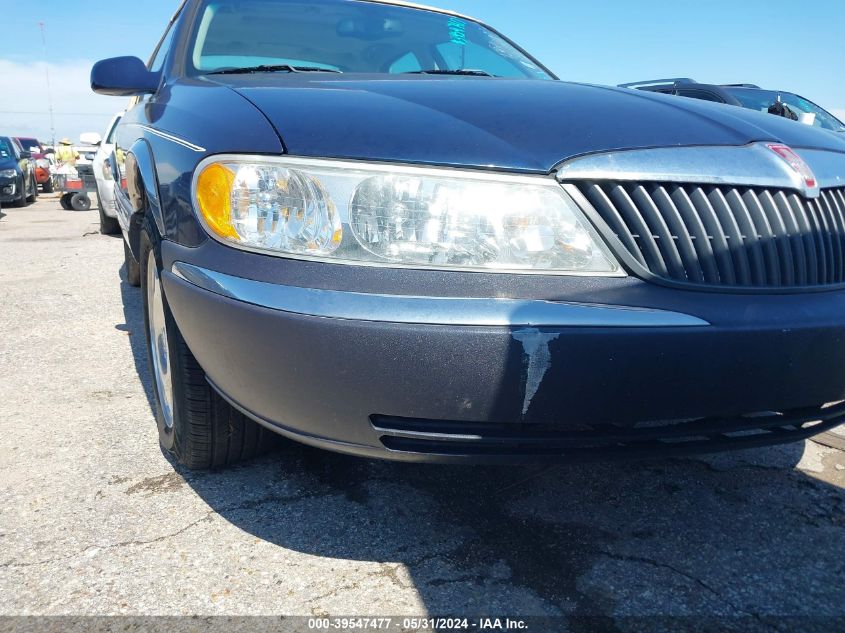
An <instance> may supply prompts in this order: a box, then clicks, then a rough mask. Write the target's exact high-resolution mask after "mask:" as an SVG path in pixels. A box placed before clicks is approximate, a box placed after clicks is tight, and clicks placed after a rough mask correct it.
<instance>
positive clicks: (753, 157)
mask: <svg viewBox="0 0 845 633" xmlns="http://www.w3.org/2000/svg"><path fill="white" fill-rule="evenodd" d="M766 145H767V143H752V144H750V145H744V146H741V147H736V146H715V147H714V146H699V147H660V148H653V149H642V150H624V151H618V152H606V153H602V154H591V155H588V156H583V157H580V158H574V159H572V160H569V161H566V162H564V163H562V164H560V165H559V166H558V167H557V174H556V177H557V179H558V181H560V182H566V181H572V180H643V181H652V182H654V181H658V182H684V183H696V184H716V185H738V186H746V187H770V188H778V189H795V190H798V191H800V192H801V193H803V194H804V196H806V197H809V198H815V197H818V196H819V188H829V187H841V186H845V153H841V154H840V153H838V152H832V151H824V150H812V149H797V150H794V151H795V152H796V153H797V154H798V155H799V156H801V157H802V158H803V159H804V161H805V162H806V163H807V164H808V165H809V166H810V168H811V169H812V170H813V172H814V174H815V176H816V180H817V183H818V185H819V186H818V187H814V188H808V187H807V186H806V184H805V183H804V180H803V179H802V178H801V176H800V175H799V174H798V173H797V172H795V171H793V169H792V168H791V167H789V165H788V164H787V163H786V161H784V160H783V159H782V158H780V157H779V156H778V155H777V154H776V153H774V152H773V151H771V150H770V149H769V148H768V147H766ZM793 149H794V148H793Z"/></svg>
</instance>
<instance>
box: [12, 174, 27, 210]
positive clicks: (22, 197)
mask: <svg viewBox="0 0 845 633" xmlns="http://www.w3.org/2000/svg"><path fill="white" fill-rule="evenodd" d="M20 191H21V195H20V197H19V198H18V201H17V202H16V203H15V206H17V207H20V208H24V207H26V206H29V197H28V196H27V193H26V180H25V179H24V178H23V177H21V186H20Z"/></svg>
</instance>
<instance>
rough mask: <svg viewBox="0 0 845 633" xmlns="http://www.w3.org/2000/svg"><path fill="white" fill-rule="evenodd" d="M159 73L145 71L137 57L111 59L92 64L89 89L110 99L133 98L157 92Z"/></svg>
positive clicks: (145, 68) (142, 63)
mask: <svg viewBox="0 0 845 633" xmlns="http://www.w3.org/2000/svg"><path fill="white" fill-rule="evenodd" d="M160 81H161V73H154V72H150V71H149V70H147V67H146V66H145V65H144V62H142V61H141V60H140V59H138V58H137V57H112V58H111V59H104V60H102V61H99V62H97V63H96V64H94V67H93V68H92V69H91V89H92V90H93V91H94V92H96V93H98V94H101V95H109V96H112V97H135V96H137V95H143V94H150V93H153V92H155V91H156V90H158V84H159V82H160Z"/></svg>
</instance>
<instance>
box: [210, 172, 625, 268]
mask: <svg viewBox="0 0 845 633" xmlns="http://www.w3.org/2000/svg"><path fill="white" fill-rule="evenodd" d="M193 195H194V205H195V207H196V209H197V210H198V215H199V217H200V219H201V221H202V223H203V225H204V226H205V228H206V230H207V231H208V232H209V233H210V234H211V235H212V236H214V237H215V238H217V239H218V240H220V241H223V242H225V243H227V244H231V245H233V246H236V247H240V248H245V249H247V250H255V251H259V252H266V253H271V254H276V255H282V256H288V257H300V258H308V259H314V258H316V259H320V260H323V261H328V262H335V263H354V264H369V265H383V266H394V267H413V268H439V269H449V270H484V271H490V272H503V271H509V272H537V273H540V272H543V273H567V274H578V273H581V274H604V275H615V274H622V273H621V272H620V269H619V266H618V264H617V263H616V261H615V259H614V258H613V256H612V255H611V254H610V252H609V251H608V249H607V247H606V246H605V245H604V244H603V243H602V241H601V239H600V238H599V236H598V235H597V234H596V232H595V231H594V230H593V228H592V226H591V225H590V224H589V223H588V222H587V220H586V219H585V218H584V217H583V215H582V214H581V212H580V210H579V209H578V208H577V207H576V206H575V204H574V203H573V202H572V201H571V200H570V199H569V197H568V196H567V195H566V193H565V192H564V191H563V189H562V188H561V187H560V185H559V184H558V183H557V182H556V181H555V180H553V179H551V178H546V177H537V176H512V175H504V174H494V173H489V172H473V171H467V170H463V171H460V170H454V169H442V168H423V167H412V166H403V165H395V166H394V165H377V164H367V163H358V162H343V161H333V160H317V159H303V158H293V157H281V158H264V157H239V156H218V157H213V158H211V159H208V160H206V161H204V162H203V163H202V164H201V165H200V166H199V168H198V169H197V171H196V174H195V176H194V183H193Z"/></svg>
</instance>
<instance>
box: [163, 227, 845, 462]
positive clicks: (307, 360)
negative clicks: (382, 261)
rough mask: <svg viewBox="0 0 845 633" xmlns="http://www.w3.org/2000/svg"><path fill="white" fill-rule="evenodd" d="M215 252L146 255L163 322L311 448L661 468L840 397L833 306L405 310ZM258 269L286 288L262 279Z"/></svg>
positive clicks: (673, 294) (842, 307)
mask: <svg viewBox="0 0 845 633" xmlns="http://www.w3.org/2000/svg"><path fill="white" fill-rule="evenodd" d="M220 249H223V250H222V251H221V250H220ZM231 251H232V249H225V247H222V246H219V245H216V244H206V245H205V246H203V247H201V248H200V249H186V248H181V247H178V246H176V245H174V244H172V243H170V242H165V244H164V248H163V260H164V265H165V273H164V275H163V282H164V286H165V294H166V297H167V300H168V302H169V305H170V307H171V309H172V311H173V314H174V317H175V319H176V321H177V323H178V325H179V327H180V329H181V331H182V333H183V335H184V337H185V339H186V341H187V343H188V346H189V347H190V348H191V350H192V351H193V352H194V354H195V356H196V357H197V359H198V361H199V363H200V364H201V365H202V367H203V368H204V369H205V371H206V373H207V374H208V378H209V380H210V381H211V383H212V384H213V385H214V386H215V388H216V389H217V390H218V391H219V392H220V393H221V395H223V396H224V397H225V398H226V399H228V400H229V401H230V402H232V404H234V405H235V406H236V407H238V408H239V409H241V410H242V411H244V412H245V413H246V414H248V415H249V416H250V417H252V418H254V419H256V420H258V421H259V422H261V423H263V424H265V425H267V426H269V427H270V428H273V429H275V430H277V431H278V432H280V433H283V434H286V435H289V436H293V437H296V438H297V439H299V440H300V441H304V442H307V443H311V444H315V445H318V446H322V447H324V448H331V449H334V450H339V451H343V452H349V453H354V454H359V455H367V456H373V457H385V458H392V459H404V460H417V461H483V462H500V461H509V462H510V461H519V462H523V461H536V460H538V459H546V458H555V459H559V458H566V459H573V458H576V457H578V456H583V455H586V454H594V453H604V454H606V453H612V454H614V455H616V456H628V455H630V456H635V455H640V454H654V453H667V454H669V453H681V452H694V451H695V452H697V451H708V450H722V449H724V448H741V447H743V446H752V445H761V444H771V443H778V442H784V441H791V440H795V439H800V438H802V437H806V436H808V435H811V434H813V433H816V432H820V431H822V430H824V429H826V428H829V427H830V426H835V425H836V424H838V423H839V422H840V421H841V418H842V415H843V413H842V412H841V411H840V410H839V409H838V408H834V409H828V410H825V411H820V410H818V409H817V408H815V407H818V406H820V405H822V404H824V403H828V402H833V401H839V400H843V399H845V363H843V362H842V360H843V358H845V319H843V318H842V316H841V315H842V314H845V292H843V291H836V292H825V293H812V294H807V295H780V296H772V295H720V294H714V293H703V292H685V291H679V290H672V289H667V288H661V287H658V286H653V285H651V284H647V283H644V282H640V281H637V280H633V279H616V280H596V281H594V282H590V283H591V284H592V286H591V290H590V292H589V296H590V297H593V301H594V303H592V304H587V303H584V302H577V300H576V302H574V303H573V302H566V301H556V302H546V301H538V300H536V299H534V298H531V297H512V299H516V300H515V301H511V302H509V301H504V302H503V301H501V300H491V299H477V300H476V302H470V303H467V301H466V298H465V297H449V298H446V299H443V298H442V295H435V293H432V295H433V296H440V297H441V298H440V299H436V300H431V299H429V300H427V301H426V302H424V303H417V304H415V303H414V299H413V297H410V298H409V297H408V296H401V295H402V293H396V294H393V295H391V296H388V297H387V300H384V297H382V296H380V295H378V294H376V293H372V292H368V293H359V292H354V293H352V292H349V291H348V289H343V290H339V289H334V290H329V291H328V294H326V292H325V291H326V290H327V289H325V288H322V289H321V290H320V291H318V293H317V294H313V290H312V288H313V287H314V286H320V285H323V286H324V285H325V284H326V283H327V282H326V279H327V278H330V275H331V271H333V270H336V268H335V267H331V266H327V265H319V264H318V265H316V267H315V265H314V264H309V265H304V266H300V264H301V262H291V261H290V260H278V259H275V258H269V257H265V256H260V255H252V254H247V253H240V252H238V253H233V252H231ZM215 253H219V254H220V255H221V257H220V258H217V257H215V256H214V254H215ZM213 262H216V267H217V269H218V270H221V269H225V270H227V271H228V272H229V273H230V275H225V276H224V275H218V274H214V273H213V270H214V268H213V266H215V264H214V263H213ZM192 263H193V264H196V266H193V265H192ZM174 264H175V268H174ZM185 264H188V265H185ZM321 266H322V277H323V278H322V280H321V281H320V282H319V283H318V282H316V281H315V282H309V280H308V278H309V275H310V274H311V272H310V271H314V270H320V267H321ZM221 267H222V268H221ZM300 269H301V270H302V271H303V272H302V274H298V273H297V272H296V271H297V270H300ZM173 270H176V271H177V272H178V274H174V272H172V271H173ZM273 271H277V273H278V274H277V275H276V276H277V277H279V278H285V279H287V280H292V281H293V283H287V282H286V283H284V284H282V283H278V284H274V283H269V282H268V279H270V278H272V277H273V275H274V272H273ZM282 271H283V272H282ZM363 274H367V272H366V270H364V272H363ZM452 275H455V274H454V273H452ZM458 275H460V274H458ZM250 277H252V281H250ZM453 278H455V277H453ZM255 280H259V281H255ZM336 283H337V282H336ZM531 283H533V284H535V285H536V284H537V283H538V281H537V280H533V281H532V282H531ZM557 283H558V284H563V285H564V287H565V286H566V284H569V283H571V284H573V285H578V286H579V287H581V286H583V284H584V282H583V281H578V282H576V281H571V282H570V281H568V280H563V281H561V280H557ZM579 284H580V285H579ZM360 286H366V282H361V284H360ZM526 293H528V294H530V290H528V291H526ZM404 294H405V295H407V294H408V293H407V292H406V293H404ZM414 294H418V293H414ZM560 294H561V295H562V296H564V297H565V295H566V292H562V293H560ZM571 294H572V295H573V297H577V296H579V295H581V294H583V293H580V292H574V291H573V292H572V293H571ZM397 295H400V296H397ZM599 299H600V300H601V305H596V304H595V301H596V300H599ZM426 305H427V306H428V307H425V306H426ZM614 306H615V307H614ZM621 306H624V307H621ZM762 412H786V415H785V416H784V415H780V414H778V416H775V417H773V416H772V415H769V416H768V417H760V416H759V414H760V413H762ZM746 414H755V417H751V418H749V417H739V416H745V415H746ZM700 418H708V419H706V420H700V421H699V422H696V423H694V424H693V426H691V427H684V426H682V425H679V424H677V423H675V422H671V423H669V422H666V421H677V420H690V419H700ZM723 418H727V419H723ZM818 420H822V422H821V424H817V423H816V422H817V421H818ZM808 422H812V423H814V424H815V426H812V428H810V427H809V425H807V424H806V423H808ZM655 423H657V424H655ZM793 423H794V424H793ZM763 427H765V428H766V429H768V430H765V431H763V432H762V434H754V433H752V431H754V430H755V429H760V428H763ZM654 428H658V429H661V430H659V431H653V430H649V429H654ZM685 429H686V430H685ZM634 431H636V432H634ZM687 431H688V432H687ZM690 435H691V436H692V437H693V438H697V439H695V440H694V441H690V442H686V440H684V441H683V442H682V441H680V438H681V437H682V436H683V437H686V436H690ZM734 437H735V439H736V440H740V441H733V439H732V438H734ZM702 438H703V440H704V441H702ZM742 438H748V439H745V440H742ZM726 439H732V441H725V440H726ZM642 449H645V450H642Z"/></svg>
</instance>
